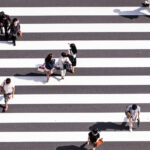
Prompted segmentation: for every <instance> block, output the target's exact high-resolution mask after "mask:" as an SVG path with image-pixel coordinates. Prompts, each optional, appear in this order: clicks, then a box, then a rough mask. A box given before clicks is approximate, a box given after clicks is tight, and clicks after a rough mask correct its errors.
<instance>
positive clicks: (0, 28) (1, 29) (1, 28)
mask: <svg viewBox="0 0 150 150" xmlns="http://www.w3.org/2000/svg"><path fill="white" fill-rule="evenodd" d="M0 31H1V34H3V27H2V25H0Z"/></svg>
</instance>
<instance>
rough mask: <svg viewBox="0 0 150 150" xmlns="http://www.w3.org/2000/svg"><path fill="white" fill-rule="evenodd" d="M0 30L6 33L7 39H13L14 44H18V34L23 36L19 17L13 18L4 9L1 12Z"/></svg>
mask: <svg viewBox="0 0 150 150" xmlns="http://www.w3.org/2000/svg"><path fill="white" fill-rule="evenodd" d="M3 30H4V31H3ZM0 32H1V34H2V35H3V34H4V35H5V40H7V41H8V40H12V43H13V45H14V46H16V39H17V36H19V37H21V36H22V32H21V28H20V24H19V20H18V19H17V18H13V19H11V18H10V16H9V15H7V14H5V13H4V12H3V11H2V12H0Z"/></svg>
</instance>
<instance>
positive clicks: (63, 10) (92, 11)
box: [0, 7, 150, 16]
mask: <svg viewBox="0 0 150 150" xmlns="http://www.w3.org/2000/svg"><path fill="white" fill-rule="evenodd" d="M0 10H3V11H5V12H6V13H8V14H10V15H13V16H114V15H116V16H118V15H130V16H131V15H150V13H149V9H148V8H144V7H143V8H141V7H44V8H43V7H27V8H25V7H23V8H22V7H9V8H6V7H0Z"/></svg>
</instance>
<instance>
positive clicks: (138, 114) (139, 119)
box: [138, 112, 140, 121]
mask: <svg viewBox="0 0 150 150" xmlns="http://www.w3.org/2000/svg"><path fill="white" fill-rule="evenodd" d="M138 120H139V121H140V112H138Z"/></svg>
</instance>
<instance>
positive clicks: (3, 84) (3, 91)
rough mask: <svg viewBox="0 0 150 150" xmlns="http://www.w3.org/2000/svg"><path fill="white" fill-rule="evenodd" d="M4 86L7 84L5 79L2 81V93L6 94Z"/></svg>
mask: <svg viewBox="0 0 150 150" xmlns="http://www.w3.org/2000/svg"><path fill="white" fill-rule="evenodd" d="M4 86H5V81H4V82H3V83H2V85H1V87H2V93H3V94H6V92H5V90H4Z"/></svg>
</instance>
